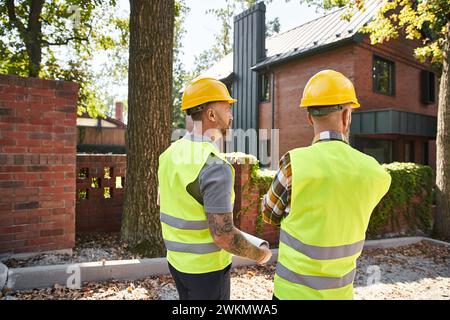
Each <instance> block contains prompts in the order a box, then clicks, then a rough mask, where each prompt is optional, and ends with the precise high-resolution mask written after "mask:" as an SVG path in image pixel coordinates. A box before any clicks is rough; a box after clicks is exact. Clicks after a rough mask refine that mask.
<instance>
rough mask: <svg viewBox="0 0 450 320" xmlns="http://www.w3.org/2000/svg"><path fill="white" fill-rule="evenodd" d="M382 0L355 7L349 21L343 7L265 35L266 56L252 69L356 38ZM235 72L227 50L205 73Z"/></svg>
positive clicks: (214, 74)
mask: <svg viewBox="0 0 450 320" xmlns="http://www.w3.org/2000/svg"><path fill="white" fill-rule="evenodd" d="M380 5H381V2H380V0H366V3H365V6H364V7H365V11H356V12H355V13H354V15H353V16H352V17H351V19H350V20H349V21H347V20H343V19H342V18H341V16H342V15H343V14H344V13H345V10H346V9H345V8H340V9H338V10H335V11H333V12H331V13H328V14H326V15H324V16H322V17H319V18H317V19H314V20H312V21H309V22H306V23H304V24H302V25H300V26H298V27H295V28H293V29H291V30H288V31H285V32H283V33H280V34H276V35H274V36H272V37H270V38H267V39H266V56H267V58H265V59H264V60H263V61H261V62H259V63H257V64H256V65H255V66H253V67H252V69H253V70H258V69H261V68H262V67H265V66H268V65H272V64H276V63H281V62H284V61H287V60H291V59H295V58H297V57H299V56H302V55H304V54H306V53H310V52H311V51H314V50H320V49H326V48H327V47H329V46H333V45H337V44H339V43H341V42H346V41H353V40H354V39H355V37H357V36H358V35H359V33H358V32H359V30H360V29H361V28H362V27H363V26H364V25H365V24H366V23H367V22H369V21H370V20H371V19H372V18H373V17H374V15H375V14H376V13H377V11H378V9H379V8H380ZM232 72H233V53H230V54H228V55H227V56H225V57H224V58H223V59H221V60H220V61H219V62H217V63H216V64H215V65H213V66H212V67H211V68H210V69H208V70H207V71H206V72H205V73H204V74H207V75H209V76H213V77H216V78H218V79H223V78H226V77H227V76H229V75H230V74H232Z"/></svg>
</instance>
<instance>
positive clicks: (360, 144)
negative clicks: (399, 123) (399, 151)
mask: <svg viewBox="0 0 450 320" xmlns="http://www.w3.org/2000/svg"><path fill="white" fill-rule="evenodd" d="M354 144H355V148H356V149H357V150H359V151H361V152H363V153H365V154H368V155H369V156H372V157H374V158H375V159H377V160H378V162H379V163H391V162H392V161H393V159H394V156H393V142H392V141H391V140H382V139H369V138H363V137H355V139H354Z"/></svg>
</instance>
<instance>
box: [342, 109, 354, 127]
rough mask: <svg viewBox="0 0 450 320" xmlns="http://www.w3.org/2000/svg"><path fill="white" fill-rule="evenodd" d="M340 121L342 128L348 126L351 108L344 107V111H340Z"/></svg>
mask: <svg viewBox="0 0 450 320" xmlns="http://www.w3.org/2000/svg"><path fill="white" fill-rule="evenodd" d="M342 121H343V122H344V128H350V124H351V123H352V109H350V108H348V109H344V112H342Z"/></svg>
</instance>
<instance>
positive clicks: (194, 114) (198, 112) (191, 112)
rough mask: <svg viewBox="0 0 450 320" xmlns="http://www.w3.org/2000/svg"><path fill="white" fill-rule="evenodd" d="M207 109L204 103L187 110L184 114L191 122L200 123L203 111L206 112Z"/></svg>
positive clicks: (206, 104)
mask: <svg viewBox="0 0 450 320" xmlns="http://www.w3.org/2000/svg"><path fill="white" fill-rule="evenodd" d="M207 107H208V103H204V104H201V105H198V106H195V107H193V108H190V109H187V110H186V113H187V115H188V116H191V118H192V120H193V121H201V120H202V115H203V111H204V110H206V109H207Z"/></svg>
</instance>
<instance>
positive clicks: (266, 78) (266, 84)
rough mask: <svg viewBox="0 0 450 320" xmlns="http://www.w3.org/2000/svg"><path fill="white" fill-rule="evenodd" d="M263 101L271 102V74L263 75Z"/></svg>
mask: <svg viewBox="0 0 450 320" xmlns="http://www.w3.org/2000/svg"><path fill="white" fill-rule="evenodd" d="M260 78H261V97H260V99H259V100H260V101H261V102H269V101H270V74H269V73H263V74H262V75H261V77H260Z"/></svg>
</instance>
